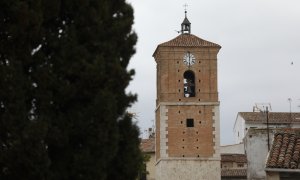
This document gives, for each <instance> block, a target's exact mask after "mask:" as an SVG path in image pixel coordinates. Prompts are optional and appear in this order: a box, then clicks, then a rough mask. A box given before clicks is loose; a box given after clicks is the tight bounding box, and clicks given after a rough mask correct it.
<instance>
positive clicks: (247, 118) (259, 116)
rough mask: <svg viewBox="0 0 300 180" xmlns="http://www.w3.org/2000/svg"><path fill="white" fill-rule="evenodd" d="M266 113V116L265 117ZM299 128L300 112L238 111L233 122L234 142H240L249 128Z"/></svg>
mask: <svg viewBox="0 0 300 180" xmlns="http://www.w3.org/2000/svg"><path fill="white" fill-rule="evenodd" d="M267 115H268V117H267ZM267 126H268V127H269V128H275V129H277V128H289V127H291V128H300V113H288V112H269V113H268V114H267V113H263V112H239V113H238V114H237V118H236V120H235V123H234V128H233V132H234V137H235V143H237V144H238V143H242V142H243V139H244V137H245V136H246V134H247V132H248V130H249V129H250V128H254V129H263V128H267Z"/></svg>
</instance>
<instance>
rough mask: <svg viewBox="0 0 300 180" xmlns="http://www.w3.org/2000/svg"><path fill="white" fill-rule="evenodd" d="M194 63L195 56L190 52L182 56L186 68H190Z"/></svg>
mask: <svg viewBox="0 0 300 180" xmlns="http://www.w3.org/2000/svg"><path fill="white" fill-rule="evenodd" d="M195 61H196V58H195V56H194V55H193V54H192V53H190V52H187V53H185V55H184V56H183V62H184V64H186V65H187V66H192V65H193V64H195Z"/></svg>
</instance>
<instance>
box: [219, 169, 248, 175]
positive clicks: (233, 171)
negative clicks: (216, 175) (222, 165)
mask: <svg viewBox="0 0 300 180" xmlns="http://www.w3.org/2000/svg"><path fill="white" fill-rule="evenodd" d="M221 176H222V177H247V169H222V170H221Z"/></svg>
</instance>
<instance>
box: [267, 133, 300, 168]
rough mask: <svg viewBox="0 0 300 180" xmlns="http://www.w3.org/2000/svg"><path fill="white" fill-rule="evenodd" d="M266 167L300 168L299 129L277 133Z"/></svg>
mask: <svg viewBox="0 0 300 180" xmlns="http://www.w3.org/2000/svg"><path fill="white" fill-rule="evenodd" d="M266 167H267V168H285V169H300V130H299V129H289V130H284V131H281V132H277V133H275V135H274V141H273V145H272V148H271V150H270V152H269V157H268V161H267V164H266Z"/></svg>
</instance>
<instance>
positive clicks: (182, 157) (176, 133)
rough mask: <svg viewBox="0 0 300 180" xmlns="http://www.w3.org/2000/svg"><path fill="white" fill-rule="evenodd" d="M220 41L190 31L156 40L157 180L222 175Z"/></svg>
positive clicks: (185, 28)
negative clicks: (218, 68)
mask: <svg viewBox="0 0 300 180" xmlns="http://www.w3.org/2000/svg"><path fill="white" fill-rule="evenodd" d="M220 48H221V46H219V45H218V44H215V43H212V42H209V41H206V40H203V39H201V38H199V37H197V36H195V35H193V34H191V23H190V22H189V20H188V19H187V17H186V16H185V18H184V21H183V23H182V24H181V34H180V35H179V36H177V37H176V38H174V39H172V40H170V41H167V42H165V43H162V44H159V45H158V46H157V48H156V50H155V52H154V54H153V57H154V59H155V61H156V63H157V99H156V111H155V113H156V133H155V134H156V179H157V180H164V179H172V180H176V179H180V180H184V179H188V180H192V179H197V180H199V179H220V176H221V175H220V150H219V146H220V122H219V121H220V118H219V98H218V88H217V54H218V52H219V50H220Z"/></svg>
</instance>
